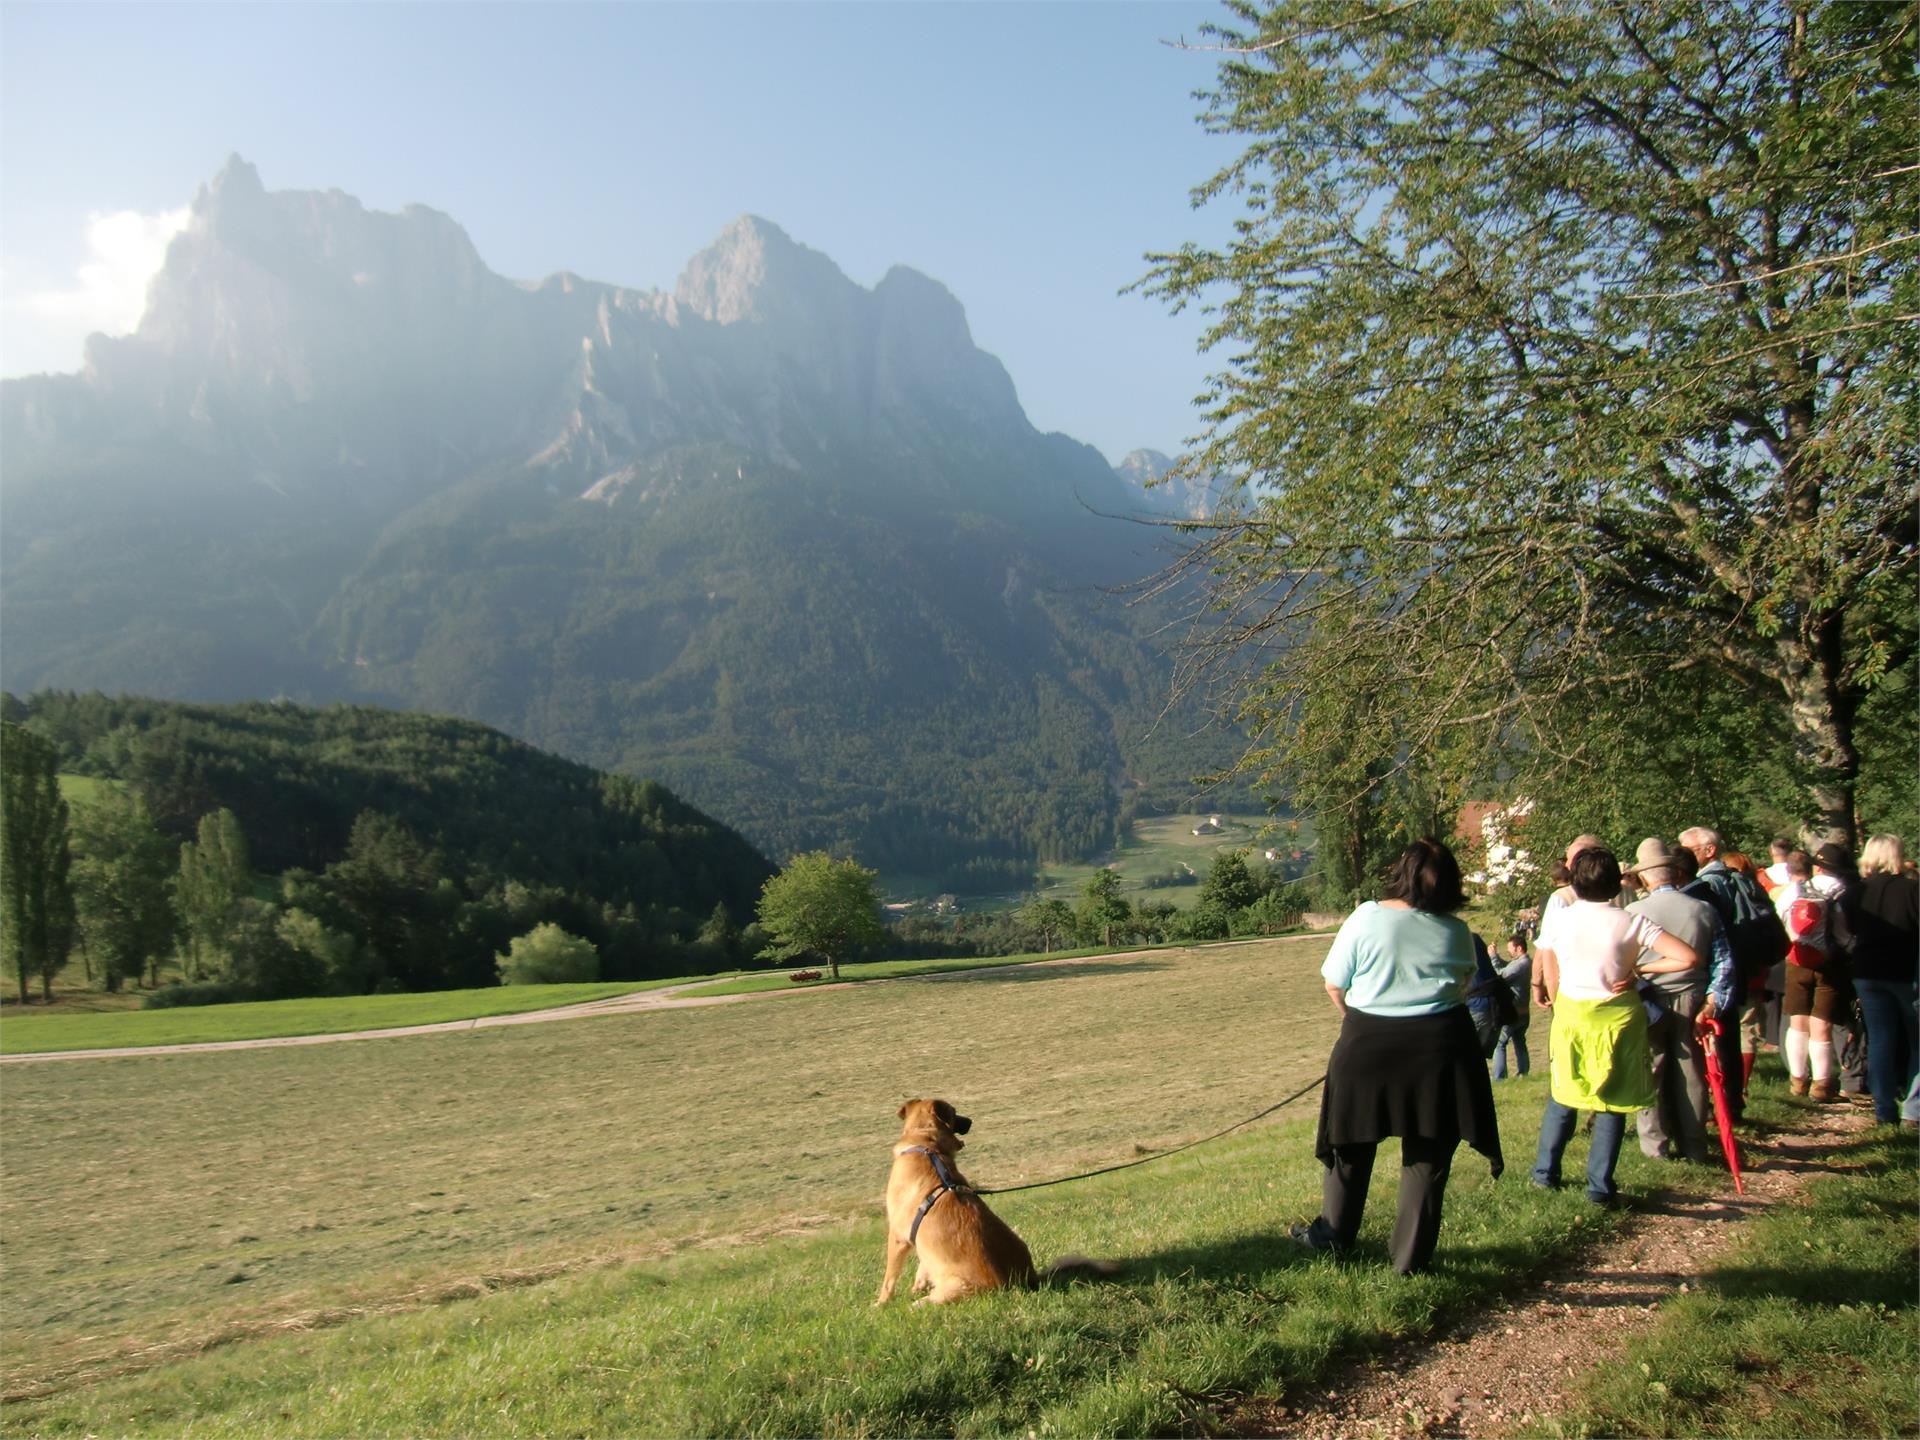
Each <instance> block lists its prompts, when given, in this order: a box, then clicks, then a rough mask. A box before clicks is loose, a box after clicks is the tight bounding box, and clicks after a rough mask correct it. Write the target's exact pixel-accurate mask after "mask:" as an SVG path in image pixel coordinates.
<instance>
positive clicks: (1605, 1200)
mask: <svg viewBox="0 0 1920 1440" xmlns="http://www.w3.org/2000/svg"><path fill="white" fill-rule="evenodd" d="M1587 1203H1588V1204H1589V1205H1597V1206H1599V1207H1600V1209H1602V1210H1624V1209H1626V1208H1627V1202H1626V1199H1625V1198H1624V1197H1623V1196H1621V1195H1619V1194H1613V1195H1593V1194H1589V1195H1588V1196H1587Z"/></svg>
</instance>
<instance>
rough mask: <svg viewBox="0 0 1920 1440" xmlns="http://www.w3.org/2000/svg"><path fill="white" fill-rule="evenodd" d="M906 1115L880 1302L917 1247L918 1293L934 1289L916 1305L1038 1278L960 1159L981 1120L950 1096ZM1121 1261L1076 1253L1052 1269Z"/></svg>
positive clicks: (892, 1179) (890, 1192) (1022, 1245)
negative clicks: (970, 1116) (959, 1163)
mask: <svg viewBox="0 0 1920 1440" xmlns="http://www.w3.org/2000/svg"><path fill="white" fill-rule="evenodd" d="M900 1118H901V1120H902V1121H904V1122H905V1123H904V1124H903V1125H902V1126H901V1129H900V1138H899V1140H898V1141H896V1142H895V1144H894V1147H893V1172H892V1173H891V1174H890V1175H889V1176H888V1177H887V1274H886V1278H885V1279H884V1280H882V1281H881V1282H880V1294H879V1296H878V1298H876V1299H875V1300H874V1302H873V1303H874V1304H875V1305H884V1304H886V1303H887V1301H889V1300H891V1299H892V1298H893V1289H894V1286H895V1285H896V1284H897V1283H898V1282H899V1279H900V1267H901V1266H903V1265H905V1264H906V1263H907V1252H908V1251H909V1250H913V1251H917V1252H918V1254H919V1257H920V1268H919V1273H918V1274H916V1275H915V1276H914V1280H913V1292H914V1293H915V1294H916V1295H918V1294H920V1292H921V1291H923V1290H924V1291H926V1292H928V1293H927V1294H925V1295H924V1296H922V1297H921V1298H920V1299H918V1300H916V1301H914V1304H916V1305H944V1304H946V1303H947V1302H948V1301H949V1300H960V1299H963V1298H965V1297H966V1296H968V1295H973V1294H977V1293H978V1292H980V1291H983V1290H997V1289H999V1288H1000V1287H1001V1286H1003V1285H1031V1284H1033V1283H1034V1281H1035V1280H1037V1279H1038V1278H1039V1277H1040V1274H1041V1273H1042V1272H1039V1271H1036V1270H1035V1269H1034V1265H1033V1255H1032V1254H1031V1253H1030V1252H1029V1251H1028V1249H1027V1246H1026V1242H1025V1241H1023V1240H1022V1239H1021V1238H1020V1237H1019V1236H1018V1235H1016V1234H1014V1233H1013V1231H1012V1229H1011V1228H1009V1227H1008V1225H1007V1223H1006V1222H1005V1221H1004V1220H1002V1219H1001V1218H1000V1217H999V1216H998V1215H995V1214H994V1213H993V1211H991V1210H989V1209H988V1208H987V1203H986V1201H984V1200H982V1199H981V1198H980V1197H979V1196H978V1195H976V1194H975V1193H974V1191H973V1187H972V1186H971V1185H969V1184H968V1183H967V1180H966V1177H965V1176H964V1175H962V1174H961V1173H960V1170H959V1167H958V1166H956V1165H955V1164H954V1163H953V1157H954V1156H955V1155H957V1154H958V1153H959V1152H960V1150H961V1148H962V1146H964V1145H965V1143H966V1142H965V1141H963V1140H961V1138H960V1137H961V1136H962V1135H964V1134H966V1133H967V1131H968V1130H970V1129H972V1128H973V1122H972V1121H971V1120H969V1119H968V1118H967V1117H966V1116H964V1115H961V1114H958V1113H957V1112H956V1111H955V1110H954V1108H953V1106H951V1105H949V1104H948V1103H947V1102H946V1101H944V1100H909V1101H907V1103H906V1104H904V1105H902V1106H901V1107H900ZM1118 1268H1119V1267H1118V1266H1115V1265H1112V1264H1110V1263H1108V1262H1106V1261H1099V1260H1085V1259H1081V1258H1079V1257H1077V1256H1076V1257H1073V1258H1070V1259H1065V1260H1061V1261H1058V1262H1057V1263H1055V1264H1053V1265H1050V1266H1048V1267H1047V1269H1046V1271H1045V1272H1044V1273H1045V1274H1048V1275H1057V1274H1059V1273H1060V1272H1062V1271H1064V1270H1092V1271H1095V1272H1096V1273H1099V1274H1103V1275H1110V1274H1112V1273H1114V1272H1115V1271H1116V1270H1117V1269H1118Z"/></svg>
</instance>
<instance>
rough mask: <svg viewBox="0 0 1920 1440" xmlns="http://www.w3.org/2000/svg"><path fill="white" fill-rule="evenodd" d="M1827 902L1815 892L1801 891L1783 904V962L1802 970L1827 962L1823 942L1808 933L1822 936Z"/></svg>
mask: <svg viewBox="0 0 1920 1440" xmlns="http://www.w3.org/2000/svg"><path fill="white" fill-rule="evenodd" d="M1826 922H1827V902H1826V901H1825V900H1824V899H1822V898H1821V897H1820V896H1818V895H1802V896H1800V898H1799V899H1797V900H1795V901H1794V902H1793V903H1792V904H1791V905H1789V906H1787V937H1788V942H1789V943H1788V945H1787V963H1788V964H1791V965H1798V966H1799V967H1800V968H1801V969H1802V970H1818V969H1819V968H1820V967H1821V966H1822V965H1825V964H1826V963H1827V951H1826V947H1825V946H1824V945H1820V944H1817V943H1816V942H1815V941H1814V939H1813V938H1812V937H1814V936H1816V935H1818V936H1822V937H1823V938H1824V932H1825V930H1826Z"/></svg>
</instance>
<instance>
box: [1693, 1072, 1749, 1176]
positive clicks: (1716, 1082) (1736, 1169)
mask: <svg viewBox="0 0 1920 1440" xmlns="http://www.w3.org/2000/svg"><path fill="white" fill-rule="evenodd" d="M1701 1041H1702V1043H1703V1044H1704V1045H1705V1046H1706V1051H1707V1088H1708V1089H1710V1090H1712V1091H1713V1123H1714V1124H1716V1125H1718V1126H1719V1127H1720V1148H1721V1149H1722V1150H1725V1151H1726V1152H1727V1169H1729V1170H1731V1171H1732V1172H1733V1188H1734V1193H1736V1194H1739V1195H1744V1194H1746V1193H1747V1187H1746V1186H1745V1185H1743V1184H1741V1183H1740V1149H1739V1147H1738V1146H1737V1145H1735V1144H1734V1143H1733V1112H1732V1111H1731V1110H1729V1109H1728V1108H1727V1077H1726V1073H1725V1072H1724V1071H1722V1070H1721V1068H1720V1052H1719V1050H1717V1049H1716V1048H1715V1047H1714V1043H1713V1042H1714V1037H1713V1035H1711V1034H1708V1035H1705V1036H1702V1037H1701Z"/></svg>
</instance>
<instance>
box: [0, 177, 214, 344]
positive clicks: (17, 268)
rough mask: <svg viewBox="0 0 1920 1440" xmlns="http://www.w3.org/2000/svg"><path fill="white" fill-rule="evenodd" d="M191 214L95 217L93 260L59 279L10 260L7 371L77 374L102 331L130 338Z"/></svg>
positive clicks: (4, 299) (4, 316)
mask: <svg viewBox="0 0 1920 1440" xmlns="http://www.w3.org/2000/svg"><path fill="white" fill-rule="evenodd" d="M187 216H188V211H187V209H186V208H185V207H184V206H183V207H182V208H180V209H178V210H166V211H162V212H161V213H160V214H157V215H143V214H141V213H140V212H139V211H137V210H116V211H114V212H113V213H112V214H100V213H97V212H96V213H94V214H92V215H89V216H88V217H87V228H86V234H85V251H84V253H85V257H86V258H85V259H83V260H82V261H81V262H80V264H79V265H78V266H77V267H75V268H74V270H73V272H72V274H71V275H69V276H67V277H66V278H64V279H63V278H59V277H58V276H57V275H55V274H54V273H53V271H54V268H55V267H53V266H49V265H45V264H42V263H39V262H38V261H36V260H35V259H32V258H28V257H19V256H9V257H8V258H7V262H6V265H5V267H4V270H0V373H5V374H8V375H30V374H35V373H38V372H40V371H44V370H76V369H78V368H79V367H80V362H81V359H82V347H83V345H84V343H85V341H86V338H87V336H89V335H91V334H92V333H93V332H94V331H96V330H98V331H102V332H104V333H105V334H108V335H125V334H126V333H128V332H129V331H131V330H132V329H133V328H134V327H135V326H137V325H138V324H139V323H140V316H141V315H142V313H144V311H145V310H146V307H147V283H148V282H149V281H150V280H152V279H153V277H154V274H155V272H157V271H158V270H159V269H160V266H161V265H162V264H163V263H164V262H165V260H166V258H167V245H168V244H169V243H170V242H171V241H172V239H173V237H174V236H175V235H176V234H178V233H179V232H180V231H181V230H182V229H183V228H184V227H185V226H186V223H187Z"/></svg>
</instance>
